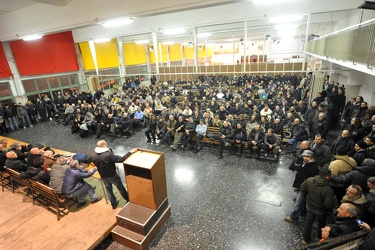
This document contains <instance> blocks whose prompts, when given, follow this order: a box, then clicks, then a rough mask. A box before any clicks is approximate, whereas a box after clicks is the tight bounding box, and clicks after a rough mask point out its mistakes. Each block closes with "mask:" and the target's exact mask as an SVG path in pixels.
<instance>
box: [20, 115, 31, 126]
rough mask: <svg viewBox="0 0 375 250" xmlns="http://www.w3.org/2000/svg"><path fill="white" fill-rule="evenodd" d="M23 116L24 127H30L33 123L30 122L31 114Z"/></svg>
mask: <svg viewBox="0 0 375 250" xmlns="http://www.w3.org/2000/svg"><path fill="white" fill-rule="evenodd" d="M21 118H22V123H23V127H24V128H25V127H30V125H31V123H30V120H29V116H28V115H24V116H21Z"/></svg>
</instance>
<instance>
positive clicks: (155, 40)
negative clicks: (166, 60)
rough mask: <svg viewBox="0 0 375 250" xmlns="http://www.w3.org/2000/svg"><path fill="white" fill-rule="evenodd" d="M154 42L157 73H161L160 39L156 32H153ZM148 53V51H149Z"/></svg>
mask: <svg viewBox="0 0 375 250" xmlns="http://www.w3.org/2000/svg"><path fill="white" fill-rule="evenodd" d="M152 43H153V45H154V55H155V65H156V72H155V73H156V75H159V57H158V55H159V53H158V51H159V50H158V39H157V37H156V32H152ZM147 53H148V52H147Z"/></svg>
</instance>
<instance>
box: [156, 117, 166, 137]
mask: <svg viewBox="0 0 375 250" xmlns="http://www.w3.org/2000/svg"><path fill="white" fill-rule="evenodd" d="M166 130H167V124H166V123H165V121H164V118H163V117H162V116H159V120H158V122H157V123H156V131H155V135H156V137H157V139H156V143H159V141H160V140H161V139H163V138H164V135H165V131H166Z"/></svg>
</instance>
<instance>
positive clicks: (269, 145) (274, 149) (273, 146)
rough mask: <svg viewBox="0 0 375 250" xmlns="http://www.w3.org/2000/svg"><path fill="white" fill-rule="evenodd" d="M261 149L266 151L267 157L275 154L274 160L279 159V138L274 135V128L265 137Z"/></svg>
mask: <svg viewBox="0 0 375 250" xmlns="http://www.w3.org/2000/svg"><path fill="white" fill-rule="evenodd" d="M261 148H262V149H263V150H264V151H266V154H265V157H267V154H269V153H273V156H274V158H276V159H278V158H279V149H280V147H279V137H278V136H277V135H276V134H275V133H273V129H272V128H269V129H268V130H267V134H266V136H265V137H264V142H263V143H262V144H261Z"/></svg>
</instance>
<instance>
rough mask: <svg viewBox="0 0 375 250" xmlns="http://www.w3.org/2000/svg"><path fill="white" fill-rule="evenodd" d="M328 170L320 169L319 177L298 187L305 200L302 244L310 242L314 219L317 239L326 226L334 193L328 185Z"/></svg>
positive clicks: (329, 172) (311, 178)
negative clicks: (316, 223)
mask: <svg viewBox="0 0 375 250" xmlns="http://www.w3.org/2000/svg"><path fill="white" fill-rule="evenodd" d="M330 176H331V171H330V170H329V169H325V168H320V169H319V175H316V176H314V177H310V178H308V179H306V180H305V181H304V182H303V183H302V184H301V187H300V190H301V192H302V194H303V195H304V196H305V199H306V220H305V225H304V228H303V241H302V243H303V244H308V243H309V242H310V234H311V229H312V226H313V222H314V220H315V218H316V219H317V222H318V227H317V237H318V238H321V228H324V227H325V225H326V219H327V214H328V213H329V212H330V211H331V210H332V208H333V205H334V203H333V196H334V192H333V190H332V188H331V186H330V185H329V181H328V179H329V177H330Z"/></svg>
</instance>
